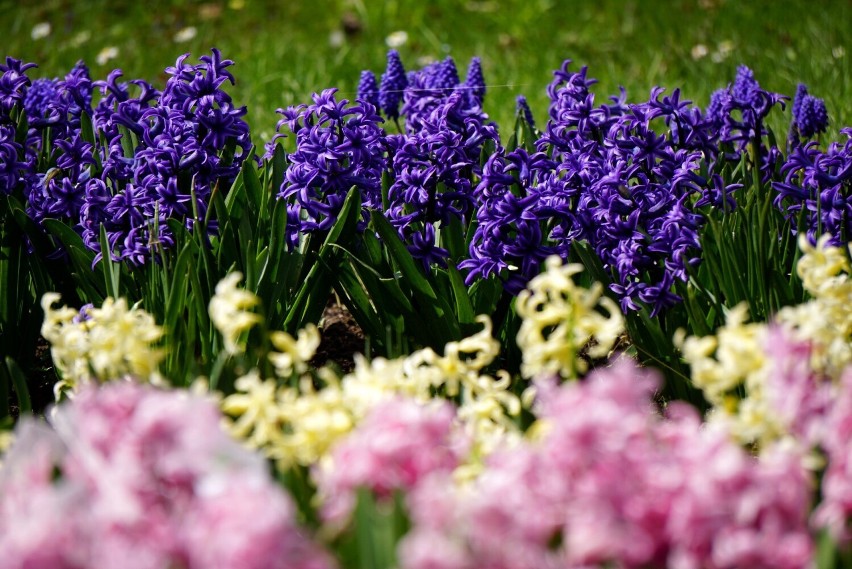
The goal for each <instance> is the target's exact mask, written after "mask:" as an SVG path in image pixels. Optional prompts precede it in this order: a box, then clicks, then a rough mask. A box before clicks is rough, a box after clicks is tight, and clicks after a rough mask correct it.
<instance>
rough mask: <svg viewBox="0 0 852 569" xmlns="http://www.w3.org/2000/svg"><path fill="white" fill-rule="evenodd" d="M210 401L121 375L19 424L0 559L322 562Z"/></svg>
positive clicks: (1, 475) (2, 483) (2, 513)
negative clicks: (49, 417) (48, 414)
mask: <svg viewBox="0 0 852 569" xmlns="http://www.w3.org/2000/svg"><path fill="white" fill-rule="evenodd" d="M220 421H221V416H220V414H219V412H218V410H217V408H216V406H215V404H213V403H212V402H210V401H207V400H204V399H201V398H197V397H194V396H191V395H190V394H189V393H187V392H178V391H163V390H158V389H154V388H152V387H146V386H141V385H137V384H134V383H130V382H118V383H114V384H109V385H106V386H103V387H101V388H100V389H97V388H88V389H85V390H83V391H82V392H81V393H80V394H79V395H78V396H77V397H76V398H75V399H74V400H73V401H72V402H69V403H67V404H65V405H64V406H61V407H59V408H58V409H57V410H56V412H55V414H54V416H53V421H52V422H53V427H54V428H53V429H51V428H49V427H47V426H45V425H43V424H39V423H36V422H34V421H32V422H28V423H25V424H24V425H22V426H21V427H20V428H19V430H18V433H17V438H16V442H15V445H14V446H13V447H12V449H11V450H10V452H9V454H8V456H7V457H6V460H5V463H4V465H3V469H2V470H0V567H2V568H3V569H7V568H8V569H12V568H23V567H26V568H32V569H41V568H43V569H48V568H49V569H65V568H68V569H72V568H74V569H76V568H83V567H122V568H126V569H137V568H138V569H148V568H150V569H155V568H156V569H166V568H170V569H178V568H180V569H196V568H199V569H200V568H214V567H215V568H231V567H233V568H240V569H250V568H256V569H266V568H273V567H281V568H284V567H287V568H304V569H324V568H329V567H332V566H333V563H332V562H331V560H330V558H329V557H328V556H327V555H325V554H324V553H323V552H322V551H321V550H320V549H319V548H318V547H317V546H315V545H314V544H313V543H311V542H310V541H309V540H308V539H307V538H306V537H305V536H304V535H303V534H302V532H301V531H300V530H299V528H298V527H297V526H296V524H295V521H294V515H295V511H294V506H293V505H292V503H291V500H290V499H289V497H288V496H287V495H286V494H285V493H284V492H283V491H282V490H281V488H280V487H279V486H277V485H276V484H275V482H274V481H273V480H272V479H271V477H270V476H269V475H268V473H267V467H266V463H265V461H264V460H263V459H262V458H261V457H260V456H257V455H254V454H251V453H250V452H249V451H247V450H245V449H243V448H242V447H241V446H239V445H238V444H237V443H236V442H234V441H233V440H232V439H230V437H228V435H227V434H225V433H224V432H223V431H222V429H221V427H220Z"/></svg>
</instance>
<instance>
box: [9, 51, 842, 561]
mask: <svg viewBox="0 0 852 569" xmlns="http://www.w3.org/2000/svg"><path fill="white" fill-rule="evenodd" d="M232 64H233V62H231V61H229V60H226V59H223V58H222V56H221V54H220V53H219V52H218V51H217V50H213V51H212V53H211V55H209V56H203V57H201V58H200V61H199V63H190V62H189V56H188V55H184V56H181V57H180V58H178V60H177V62H176V63H175V65H174V66H172V67H169V68H167V69H166V74H167V75H168V77H169V78H168V80H167V82H166V85H165V87H164V88H163V90H162V91H160V90H158V89H157V88H155V87H154V86H151V85H149V84H147V83H145V82H142V81H131V82H128V83H124V82H122V81H121V80H120V78H121V72H120V71H119V70H116V71H114V72H113V73H111V74H109V76H108V77H107V79H106V80H104V81H92V79H91V78H90V77H89V74H88V71H87V69H86V67H85V66H84V65H82V64H78V65H77V66H76V67H75V68H74V69H73V70H72V71H71V72H70V73H69V75H68V76H67V77H65V78H64V79H62V80H52V79H31V78H30V76H29V74H30V73H32V71H31V69H32V66H31V65H30V64H24V63H22V62H20V61H17V60H15V59H12V58H8V59H7V60H6V64H5V65H3V66H0V72H1V73H2V75H0V153H2V156H3V161H2V166H0V183H2V185H1V186H0V216H2V220H3V225H2V229H0V247H2V252H3V255H2V257H0V278H2V279H3V283H2V286H3V290H4V291H8V293H7V294H6V295H5V296H4V297H3V300H2V306H0V308H2V314H0V316H2V318H0V326H2V328H0V330H2V333H3V337H4V342H3V346H2V354H3V356H4V362H2V365H0V418H2V417H6V419H5V420H6V425H7V426H9V427H12V426H14V423H15V421H13V420H12V414H11V410H12V409H11V407H10V405H9V402H13V403H14V406H15V409H16V413H15V417H16V418H17V426H16V428H15V430H14V432H13V433H12V434H7V432H6V431H3V433H4V434H3V438H2V439H0V440H2V441H3V446H7V444H8V443H9V442H10V441H11V448H10V449H9V450H8V452H7V453H6V454H5V455H4V457H3V466H2V470H0V559H6V560H9V562H8V565H9V566H10V567H25V566H27V567H30V566H45V567H47V566H50V567H65V566H67V567H85V566H109V565H115V564H121V565H122V566H123V565H128V564H131V565H132V564H134V563H135V564H137V565H138V566H140V567H143V566H144V567H186V568H190V567H211V566H228V567H230V566H233V567H243V566H247V567H251V566H257V567H267V566H278V565H280V566H287V567H290V566H296V567H332V566H336V565H340V566H344V567H349V566H352V567H392V566H400V567H413V568H417V567H422V568H426V567H446V568H465V567H481V566H489V567H507V568H513V569H514V568H522V567H551V566H552V567H565V566H570V567H574V566H576V567H590V566H617V567H720V568H721V567H811V566H814V565H819V566H820V567H829V566H831V567H833V566H834V565H835V564H836V565H842V564H844V563H846V562H847V561H848V559H849V556H850V546H849V538H850V536H849V534H848V530H847V526H848V521H847V520H848V519H849V516H850V513H852V506H850V501H849V499H848V496H847V494H848V491H847V487H848V486H849V480H850V476H849V474H848V472H847V468H846V462H847V460H846V456H847V455H848V454H849V451H848V449H847V441H846V439H848V437H846V436H845V435H844V433H845V430H846V429H847V424H848V423H849V418H848V415H849V410H848V409H847V407H849V405H848V402H849V401H851V400H852V392H850V385H852V383H850V381H852V380H850V377H852V375H850V373H852V371H850V370H852V368H850V363H852V312H850V309H849V306H850V300H852V288H850V286H852V285H850V282H852V281H850V273H852V269H850V253H849V248H848V246H847V243H848V242H849V240H850V238H849V229H850V216H849V208H850V201H849V199H850V198H849V194H850V185H852V181H850V180H852V142H846V143H841V142H831V143H827V144H825V145H821V141H820V140H819V138H818V136H819V134H820V133H821V132H824V131H825V128H826V125H827V121H828V114H827V111H826V108H825V105H824V103H823V102H822V101H821V100H820V99H818V98H816V97H814V96H812V95H810V94H809V93H808V92H807V88H806V87H804V86H801V87H800V88H799V90H798V92H797V93H796V94H795V97H793V98H792V99H791V98H790V97H785V96H783V95H781V94H777V93H771V92H768V91H766V90H764V89H762V88H761V87H760V85H759V83H758V82H757V80H756V78H755V77H754V74H753V73H752V72H751V70H749V69H748V68H747V67H745V66H742V67H740V68H739V70H738V72H737V75H736V77H735V79H734V81H733V82H732V83H731V84H730V85H728V86H727V87H724V88H722V89H719V90H718V91H717V92H716V93H715V94H714V96H713V98H712V101H711V104H710V106H709V107H708V109H706V110H702V109H700V108H698V107H697V106H695V105H693V104H692V103H691V102H690V101H687V100H685V99H683V98H682V96H681V93H680V91H679V90H677V89H675V90H674V91H672V92H671V93H670V94H666V92H665V90H664V89H663V88H661V87H657V88H654V89H653V90H652V91H651V93H650V96H649V97H648V99H647V100H643V101H641V102H638V103H633V102H630V101H629V99H628V96H627V93H625V92H624V91H622V92H621V94H620V95H617V96H613V97H610V98H609V99H608V101H607V102H605V103H603V104H598V103H596V94H595V92H594V84H595V80H594V79H592V78H590V77H589V75H588V70H587V69H586V68H585V67H584V68H581V69H579V70H572V67H571V62H570V61H566V62H565V63H564V64H563V65H562V67H561V68H560V69H559V70H557V71H556V72H555V73H554V80H553V82H552V83H551V84H550V86H549V87H548V94H549V96H550V99H551V106H550V109H549V116H548V117H547V120H546V121H544V122H542V121H538V124H540V125H541V128H542V130H538V128H537V127H536V121H535V120H534V117H533V116H532V113H531V112H530V110H529V108H528V107H527V106H526V104H525V101H524V100H523V99H522V98H521V99H519V101H518V109H517V119H516V123H515V125H514V127H513V128H512V129H510V130H509V131H508V132H504V133H502V134H501V133H500V132H499V131H498V128H497V125H496V124H494V123H493V122H491V121H490V119H489V118H488V115H487V114H486V113H485V110H484V105H485V102H486V101H487V83H486V82H485V80H484V78H483V75H482V69H481V64H480V61H479V60H478V59H476V58H474V59H473V60H472V61H471V63H470V65H469V67H468V70H467V74H466V78H465V80H464V81H462V80H461V79H460V76H459V73H458V70H457V68H456V65H455V62H454V61H453V60H452V59H451V58H447V59H445V60H443V61H440V62H436V63H433V64H430V65H428V66H426V67H424V68H422V69H419V70H416V71H413V72H408V73H406V71H405V68H404V66H403V62H402V61H401V59H400V56H399V54H398V53H396V52H395V51H391V52H390V53H389V54H388V64H387V69H386V71H385V72H384V73H383V74H382V75H381V78H380V79H378V78H377V77H376V75H375V74H373V73H372V72H369V71H365V72H364V73H363V74H362V76H361V82H360V86H359V92H358V95H357V97H356V98H355V100H354V101H353V102H350V101H348V100H346V99H342V98H339V97H338V94H337V92H336V90H334V89H328V90H325V91H323V92H321V93H319V94H315V95H314V97H313V101H312V103H311V104H308V105H300V106H295V107H290V108H287V109H280V110H279V113H280V114H281V116H282V118H281V120H280V121H279V123H278V126H277V129H276V130H277V134H276V135H275V137H274V138H273V139H272V140H271V141H268V143H267V144H266V146H265V152H264V154H263V155H259V154H258V153H257V152H256V151H255V150H254V148H253V147H252V145H251V141H250V135H249V131H248V127H247V126H246V123H245V122H244V121H243V117H244V115H245V113H246V110H245V108H243V107H239V106H237V105H236V104H235V103H234V102H233V101H232V100H231V97H230V96H229V95H228V94H227V93H226V92H225V90H224V87H226V85H227V84H228V83H229V82H230V83H233V82H234V80H235V78H234V76H233V75H232V74H231V72H230V70H229V67H231V65H232ZM97 91H100V94H101V96H100V98H99V100H97V101H94V100H93V94H96V92H97ZM788 103H791V104H790V105H789V106H790V108H791V110H792V121H791V126H790V131H789V132H788V133H785V136H783V137H780V142H779V138H778V137H776V136H775V134H774V133H773V132H772V131H771V130H770V129H768V128H767V126H766V124H767V116H769V114H770V113H773V112H774V113H779V112H783V110H784V109H785V108H786V107H787V105H788ZM842 133H843V135H844V136H847V137H849V136H850V135H852V131H850V130H849V129H844V130H843V131H842ZM332 297H333V298H335V299H336V301H337V302H338V304H339V305H343V306H345V309H346V310H347V311H348V312H349V313H350V314H351V317H352V318H353V319H354V321H355V322H357V325H358V326H359V327H360V329H361V330H362V331H363V334H364V337H365V350H364V353H363V354H356V355H355V356H354V369H351V370H347V371H345V372H344V371H342V370H340V368H339V367H336V366H334V365H329V366H321V367H320V366H316V365H311V363H310V362H311V361H312V358H313V357H314V355H315V353H316V351H317V348H318V346H319V344H320V333H319V330H318V328H317V326H318V325H319V326H322V325H323V322H322V321H321V317H322V315H323V313H324V310H325V309H326V307H327V305H328V301H329V298H332ZM12 331H15V332H14V334H13V332H12ZM39 335H41V336H43V338H45V339H46V340H47V341H48V342H49V343H50V345H51V355H52V359H53V363H54V366H55V370H56V372H55V373H56V382H55V387H54V392H55V399H56V400H57V402H58V403H57V405H56V406H51V407H49V408H47V409H44V408H40V407H38V406H36V408H35V409H33V405H32V398H31V397H30V384H29V383H28V380H27V376H28V375H30V374H32V373H33V372H34V371H36V366H37V362H36V361H35V360H34V359H33V356H34V354H35V352H36V341H37V338H38V337H39ZM6 338H9V341H6ZM147 384H150V385H147ZM31 415H37V416H38V415H44V419H34V418H32V417H31ZM45 420H46V422H47V424H45V422H44V421H45ZM234 440H237V441H241V442H242V443H243V446H239V445H237V444H236V443H235V442H234ZM245 447H248V449H246V448H245ZM249 449H250V450H249ZM270 472H272V476H270V474H269V473H270ZM21 520H25V522H21Z"/></svg>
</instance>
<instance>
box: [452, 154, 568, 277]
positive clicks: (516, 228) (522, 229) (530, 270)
mask: <svg viewBox="0 0 852 569" xmlns="http://www.w3.org/2000/svg"><path fill="white" fill-rule="evenodd" d="M475 195H476V198H477V206H478V207H477V210H476V220H477V227H476V230H475V232H474V235H473V239H472V240H471V244H470V258H469V259H466V260H465V261H463V262H462V263H460V264H459V268H462V269H468V270H469V271H470V272H469V273H468V274H467V278H466V281H467V283H468V284H470V283H472V282H473V281H475V280H476V279H479V278H488V277H489V276H491V275H496V276H498V277H499V278H500V279H501V280H502V281H503V285H504V287H505V288H506V290H507V291H509V292H510V293H511V294H517V293H519V292H520V291H521V290H523V288H524V287H525V286H526V284H527V282H529V280H530V279H531V278H533V277H534V276H535V275H537V274H538V272H539V269H540V267H541V265H542V262H543V261H544V259H546V258H547V257H549V256H550V255H559V256H560V257H561V258H563V259H566V258H567V257H568V253H569V248H570V243H571V242H572V241H573V240H574V239H575V238H576V237H579V236H580V227H579V225H578V224H577V222H576V220H575V217H574V215H573V211H572V210H574V209H575V208H576V205H577V199H578V196H579V189H578V188H576V187H571V184H570V179H569V178H566V177H561V176H560V173H559V171H558V169H557V164H556V162H554V161H552V160H550V159H549V158H548V157H547V155H546V154H544V153H542V152H536V153H534V154H528V153H527V152H526V151H525V150H524V149H523V148H518V149H516V150H514V151H512V152H510V153H508V154H507V153H506V151H505V150H504V149H502V148H501V149H499V150H498V151H497V152H496V153H495V154H493V155H492V156H491V157H490V158H489V159H488V161H487V162H486V163H485V166H484V167H483V170H482V177H481V181H480V183H479V185H478V186H477V187H476V191H475Z"/></svg>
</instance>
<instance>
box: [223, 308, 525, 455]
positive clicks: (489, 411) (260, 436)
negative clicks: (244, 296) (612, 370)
mask: <svg viewBox="0 0 852 569" xmlns="http://www.w3.org/2000/svg"><path fill="white" fill-rule="evenodd" d="M478 321H479V322H480V323H481V324H482V325H483V328H482V330H481V331H480V332H477V333H476V334H473V335H472V336H469V337H467V338H463V339H462V340H460V341H458V342H450V343H449V344H447V345H446V346H445V349H444V355H439V354H437V353H436V352H435V351H434V350H432V349H429V348H426V349H423V350H419V351H416V352H414V353H412V354H411V355H410V356H408V357H405V358H398V359H393V360H388V359H385V358H374V359H372V360H371V361H367V360H366V358H364V357H363V356H361V355H357V354H356V356H355V369H354V371H353V372H352V373H350V374H347V375H345V376H344V377H342V378H340V377H338V376H337V375H335V373H334V372H333V371H332V370H330V369H329V368H321V369H319V370H317V372H316V374H317V378H316V379H315V378H313V377H312V376H311V375H310V374H306V373H305V372H306V370H307V362H308V360H310V358H311V357H313V352H314V350H315V348H316V346H317V345H318V341H316V340H317V337H318V336H315V335H316V334H317V332H316V331H315V329H306V330H303V331H301V332H300V333H299V334H298V336H297V339H294V338H293V337H291V336H289V335H287V334H285V333H283V332H279V333H275V335H274V336H277V340H276V339H274V340H273V343H274V344H275V346H276V348H278V349H279V350H281V352H273V353H272V354H270V356H269V357H270V360H271V361H272V362H273V364H274V365H275V369H276V373H278V379H277V380H276V379H266V380H262V379H261V378H260V377H259V375H258V374H257V372H256V371H253V372H251V373H250V374H248V375H247V376H246V377H243V378H240V379H239V380H237V384H236V388H237V393H235V394H233V395H230V396H228V397H225V398H224V399H223V401H222V409H223V411H225V413H226V414H228V415H230V416H231V417H233V419H234V420H233V423H232V425H231V431H232V433H233V434H234V435H236V436H237V437H239V438H242V439H244V440H245V441H246V442H247V443H248V444H249V445H250V446H252V447H256V448H260V449H262V450H263V451H264V452H265V453H266V454H267V456H269V457H270V458H273V459H275V460H276V461H277V464H278V467H279V468H281V469H282V470H283V469H287V468H289V467H290V466H291V465H293V464H301V465H304V466H308V465H311V464H314V463H316V462H318V461H321V460H323V458H324V457H325V456H327V454H328V452H329V451H330V449H331V448H332V447H333V445H334V444H335V443H336V442H337V441H338V440H340V439H342V438H343V437H344V436H346V435H347V434H348V433H349V432H351V431H352V429H354V428H355V426H356V425H358V424H359V422H360V421H361V420H363V418H364V417H365V416H367V415H368V414H369V412H370V411H371V410H372V409H373V408H374V407H375V406H376V405H379V404H381V403H383V402H386V401H388V400H389V399H391V398H393V397H395V396H400V395H401V396H404V397H408V398H411V399H414V400H415V401H419V402H420V403H423V404H425V403H428V402H429V401H431V400H432V399H433V395H434V393H435V392H436V391H439V390H440V391H443V392H444V393H446V394H447V395H449V396H451V397H458V399H459V409H458V417H459V420H460V421H461V422H462V428H463V429H464V430H465V431H466V432H467V433H468V434H469V435H470V437H471V442H472V449H473V451H472V453H471V457H472V459H473V460H474V461H475V462H476V463H479V462H480V461H481V460H482V458H484V457H485V456H487V455H488V454H489V453H490V452H492V451H493V450H494V449H496V448H498V447H500V446H501V445H504V444H512V443H513V442H515V441H518V440H520V438H521V435H520V433H519V431H518V428H517V426H516V424H515V423H514V422H513V421H512V419H511V417H512V416H515V415H517V414H519V413H520V410H521V403H520V401H519V400H518V398H517V396H515V395H514V394H513V393H511V392H510V391H509V386H510V381H509V377H508V375H506V374H505V373H503V374H499V377H498V378H497V379H495V378H492V377H489V376H486V375H482V374H481V371H482V369H483V368H484V367H486V366H487V365H489V364H491V363H492V362H493V361H494V358H495V357H496V356H497V354H498V352H499V343H498V342H497V341H496V340H494V339H493V338H492V336H491V334H492V327H491V321H490V319H489V318H488V317H487V316H480V317H479V318H478ZM293 373H296V375H301V378H300V379H299V380H298V381H297V382H296V383H295V384H293V383H288V384H287V385H283V386H279V384H280V383H281V382H282V381H288V382H290V380H291V378H292V376H293ZM317 379H318V380H319V381H320V382H321V383H322V384H323V385H322V388H319V389H318V388H317V387H316V380H317ZM465 468H466V469H467V470H468V471H478V470H479V467H478V466H475V465H466V467H465Z"/></svg>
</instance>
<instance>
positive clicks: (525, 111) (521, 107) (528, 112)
mask: <svg viewBox="0 0 852 569" xmlns="http://www.w3.org/2000/svg"><path fill="white" fill-rule="evenodd" d="M515 105H516V108H517V112H519V113H521V115H522V116H523V117H524V120H525V121H527V124H528V125H530V127H531V128H533V129H535V119H534V118H533V114H532V109H530V105H529V103H527V98H526V97H524V96H523V95H518V98H517V99H515Z"/></svg>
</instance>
